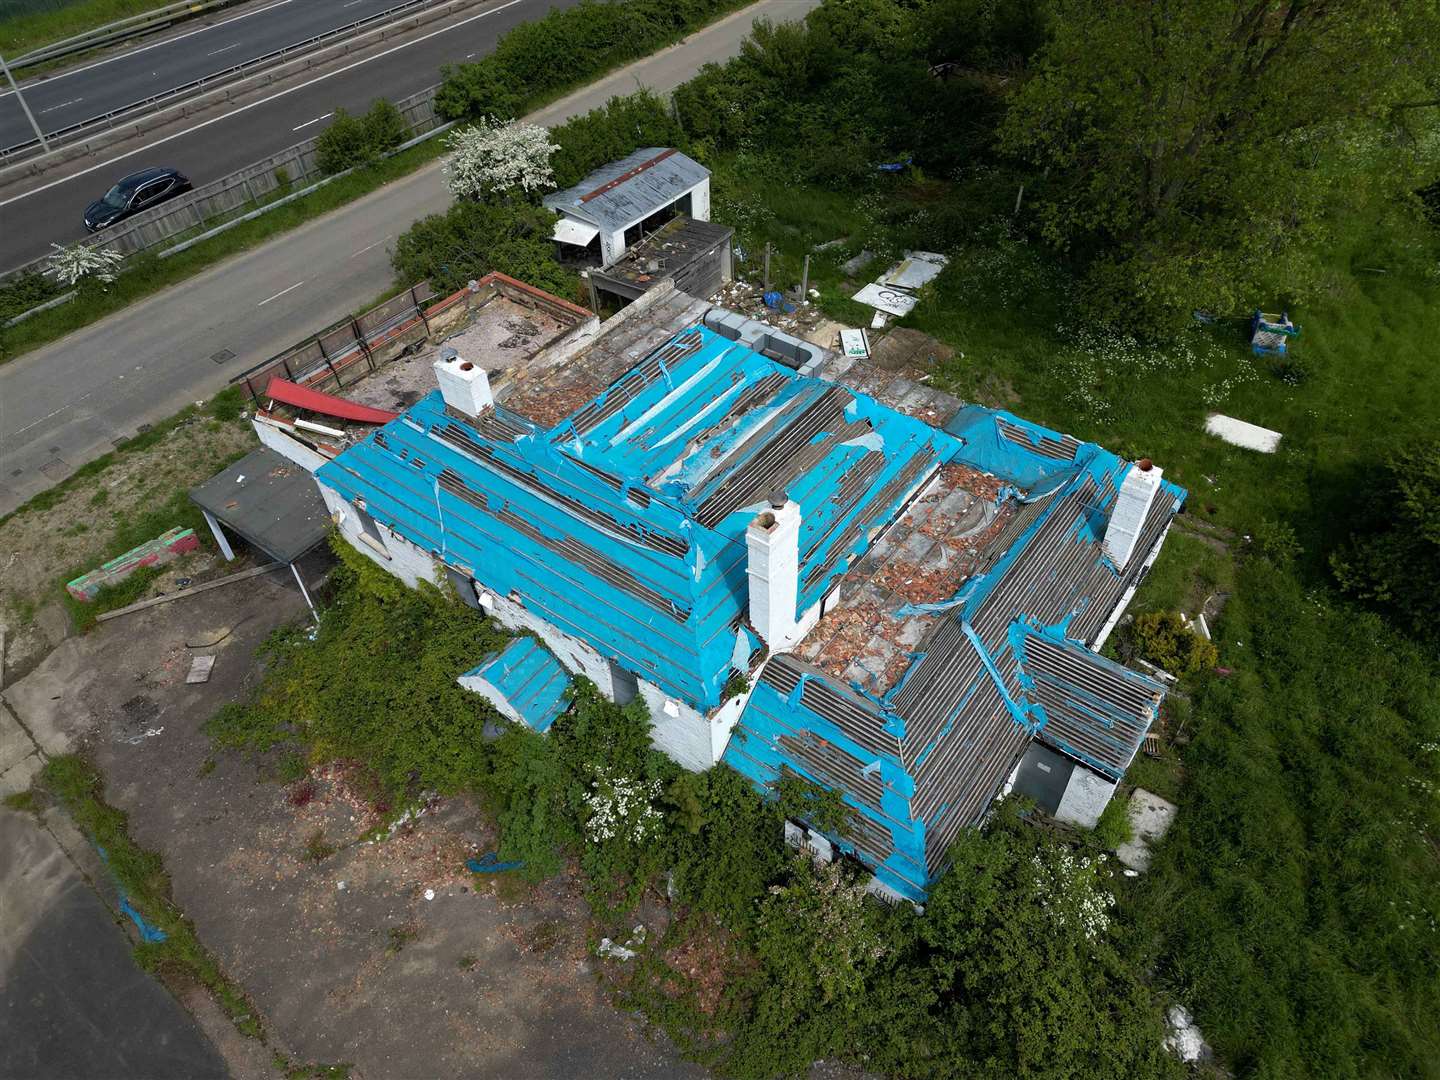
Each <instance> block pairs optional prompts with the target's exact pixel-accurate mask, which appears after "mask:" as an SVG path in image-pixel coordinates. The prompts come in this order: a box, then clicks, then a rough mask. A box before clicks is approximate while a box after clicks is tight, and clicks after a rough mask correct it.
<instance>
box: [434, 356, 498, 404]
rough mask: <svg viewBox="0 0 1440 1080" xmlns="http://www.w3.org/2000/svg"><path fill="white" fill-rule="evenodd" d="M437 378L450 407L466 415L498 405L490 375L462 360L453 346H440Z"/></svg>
mask: <svg viewBox="0 0 1440 1080" xmlns="http://www.w3.org/2000/svg"><path fill="white" fill-rule="evenodd" d="M435 381H436V382H437V383H439V384H440V393H441V394H442V395H443V396H444V398H445V404H446V406H447V407H449V408H451V409H454V410H455V411H456V412H458V413H462V414H464V415H465V416H479V415H480V414H481V413H482V412H484V411H485V410H486V409H488V408H490V407H491V406H492V405H494V404H495V397H494V395H493V394H491V392H490V376H489V374H488V373H487V372H486V371H485V369H484V368H483V367H481V366H479V365H477V364H472V363H471V362H470V361H468V360H461V359H460V355H459V354H458V353H457V352H456V351H455V350H454V349H449V348H447V349H441V350H440V356H439V358H438V359H437V360H436V361H435Z"/></svg>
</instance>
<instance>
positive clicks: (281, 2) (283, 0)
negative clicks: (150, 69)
mask: <svg viewBox="0 0 1440 1080" xmlns="http://www.w3.org/2000/svg"><path fill="white" fill-rule="evenodd" d="M290 3H294V0H276V2H275V3H273V4H270V5H268V6H266V7H262V8H256V9H255V10H254V11H247V12H245V13H244V14H243V15H236V16H235V17H234V18H233V19H226V20H225V21H224V22H218V23H210V24H208V25H206V26H202V27H200V28H199V29H196V30H191V31H189V32H188V33H185V34H176V35H175V36H174V37H173V38H166V39H165V40H164V41H157V42H155V43H154V44H153V45H145V46H143V47H141V48H139V49H131V50H130V51H129V52H123V53H118V54H116V55H115V56H109V57H106V58H105V59H104V60H97V61H95V63H93V64H86V65H85V66H84V67H78V68H69V69H67V70H65V71H61V72H58V73H57V74H55V75H51V76H49V77H48V78H47V79H46V80H45V81H46V82H52V83H53V82H56V81H58V80H60V79H63V78H65V77H67V76H69V75H79V74H80V73H81V72H82V71H91V70H93V69H94V68H97V67H103V66H104V65H105V64H113V63H114V62H115V61H116V60H128V59H129V58H130V57H132V56H138V55H139V54H140V53H142V52H149V51H150V50H151V49H158V48H160V46H162V45H173V44H174V43H175V42H177V41H183V40H184V39H185V38H187V37H193V36H194V35H195V34H203V33H205V31H207V30H218V29H219V28H220V27H222V26H229V25H230V24H231V23H233V22H239V21H240V20H241V19H248V18H249V17H250V16H251V15H263V14H265V12H267V11H269V10H270V9H271V8H277V7H284V6H285V5H286V4H290ZM20 88H21V89H22V90H23V89H25V84H24V83H21V84H20ZM14 92H15V91H13V90H5V91H0V97H4V96H5V95H6V94H13V93H14Z"/></svg>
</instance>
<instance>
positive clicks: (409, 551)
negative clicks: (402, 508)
mask: <svg viewBox="0 0 1440 1080" xmlns="http://www.w3.org/2000/svg"><path fill="white" fill-rule="evenodd" d="M316 486H318V487H319V488H320V496H321V498H323V499H324V500H325V508H326V509H327V510H329V511H330V520H331V521H334V522H335V523H336V526H337V527H338V528H339V530H340V535H341V536H343V537H344V538H345V539H346V541H348V542H349V544H350V546H351V547H353V548H354V549H355V550H356V551H358V552H360V553H361V554H362V555H364V556H366V557H367V558H369V559H373V560H374V562H375V563H376V565H377V566H380V567H382V568H383V569H385V570H388V571H389V572H390V573H392V574H394V575H395V576H396V577H397V578H399V579H400V580H401V581H403V582H405V584H406V585H409V586H410V587H411V588H412V589H413V588H415V587H416V586H418V585H419V584H420V582H422V581H428V582H430V584H432V585H437V586H438V585H439V584H440V581H441V579H442V578H443V577H444V573H443V571H440V570H438V569H437V563H436V562H435V559H434V557H433V556H432V555H431V554H430V553H429V552H428V551H422V550H421V549H420V548H418V547H416V546H415V545H414V544H412V543H410V541H409V540H406V539H405V538H404V537H403V536H400V535H399V534H398V533H395V532H392V531H391V530H390V528H389V527H388V526H386V524H385V523H384V522H383V521H377V522H376V524H377V525H378V526H379V527H380V535H381V536H382V537H383V538H384V541H383V542H384V545H385V550H384V551H383V552H382V551H381V550H380V549H379V547H377V546H376V544H375V543H374V542H372V541H371V539H370V537H368V536H366V535H365V530H364V529H363V528H361V526H360V518H359V517H358V516H357V515H356V513H355V510H354V507H352V506H351V505H350V503H349V502H348V501H347V500H346V499H345V498H344V496H342V495H341V494H340V493H339V492H338V491H336V490H335V489H334V488H332V487H328V486H326V485H325V484H322V483H320V482H319V481H318V480H317V481H316Z"/></svg>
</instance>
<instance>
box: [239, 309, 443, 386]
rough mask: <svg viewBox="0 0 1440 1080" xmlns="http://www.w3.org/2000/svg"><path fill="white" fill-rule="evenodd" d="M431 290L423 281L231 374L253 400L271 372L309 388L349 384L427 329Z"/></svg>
mask: <svg viewBox="0 0 1440 1080" xmlns="http://www.w3.org/2000/svg"><path fill="white" fill-rule="evenodd" d="M434 297H435V290H434V289H432V288H431V287H430V284H429V282H426V281H422V282H419V283H418V284H416V285H413V286H411V287H410V288H409V289H406V290H405V291H404V292H402V293H400V294H399V295H398V296H393V297H391V298H390V299H389V300H386V301H385V302H384V303H383V304H379V305H377V306H376V307H373V308H371V309H370V310H369V311H367V312H365V313H364V314H361V315H357V316H354V317H351V318H348V319H342V320H341V321H340V322H338V323H335V324H334V325H333V326H331V327H329V328H328V329H326V330H322V331H321V332H320V333H318V334H316V335H314V336H313V337H311V338H309V339H307V340H306V341H304V342H302V343H301V344H299V345H296V346H294V347H293V348H290V349H286V350H285V351H284V352H283V353H280V354H279V355H278V356H272V357H271V358H270V359H269V360H266V361H263V362H262V363H259V364H256V365H255V366H254V367H252V368H249V369H248V370H246V371H242V372H241V373H240V374H239V375H236V376H234V377H232V378H231V379H230V382H231V384H232V385H239V386H243V387H244V388H245V390H246V392H247V393H249V395H250V397H251V400H253V401H255V402H256V403H257V404H259V403H261V402H263V401H264V400H265V390H266V387H268V386H269V385H270V380H271V379H272V378H274V377H277V376H278V377H280V378H284V379H288V380H289V381H290V382H293V383H299V384H300V385H301V386H308V387H310V388H311V389H313V390H329V389H338V388H340V387H344V386H349V385H351V384H352V383H354V382H356V381H358V380H359V379H360V378H362V377H364V376H365V375H368V374H369V373H370V372H372V371H374V370H376V368H378V367H379V365H380V364H382V363H385V362H386V361H387V360H389V359H392V358H393V356H394V355H397V354H399V353H401V352H403V351H404V350H405V348H407V347H408V346H410V345H412V344H416V343H419V342H421V341H423V340H424V339H425V338H426V337H427V336H428V334H429V331H430V326H429V323H428V322H427V321H426V314H427V312H426V308H425V304H426V302H427V301H429V300H432V299H434Z"/></svg>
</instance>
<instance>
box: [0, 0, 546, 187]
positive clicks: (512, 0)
mask: <svg viewBox="0 0 1440 1080" xmlns="http://www.w3.org/2000/svg"><path fill="white" fill-rule="evenodd" d="M523 2H524V0H509V2H508V3H505V4H501V5H500V6H499V7H493V8H490V9H489V10H488V11H482V12H480V14H478V15H471V16H470V18H468V19H462V20H461V21H460V22H458V23H451V24H450V25H449V26H445V27H442V28H441V29H439V30H433V31H431V32H430V33H428V34H426V35H425V36H424V37H418V38H415V39H414V40H413V41H406V42H402V43H401V44H399V45H396V46H394V47H393V48H390V49H386V50H385V51H384V52H380V53H376V54H375V55H374V56H368V57H366V58H365V59H364V60H356V61H355V63H353V64H347V65H346V66H345V67H342V68H336V69H335V70H334V71H330V72H327V73H325V74H324V75H317V76H316V77H315V78H313V79H311V80H309V81H308V82H303V83H301V84H300V85H299V86H292V87H290V89H288V90H281V91H280V92H279V93H277V94H271V95H270V96H269V97H267V98H261V99H260V100H259V101H252V102H251V103H250V104H249V105H241V106H240V107H239V108H238V109H232V110H231V111H230V112H228V113H225V114H224V115H223V116H216V117H213V118H211V119H209V120H205V121H203V122H201V123H199V124H196V125H195V126H194V127H188V128H186V129H185V130H184V131H177V132H175V134H174V135H166V136H165V137H164V138H163V139H156V140H155V141H154V142H151V143H146V144H145V145H144V146H141V147H139V148H137V149H135V150H129V151H127V152H125V153H123V154H118V155H117V156H115V157H113V158H110V159H109V160H108V161H102V162H101V163H100V164H98V165H91V166H90V167H89V168H88V169H81V170H80V171H79V172H76V173H71V174H70V175H69V176H65V177H61V178H60V179H59V180H52V181H50V183H48V184H41V185H40V186H39V187H37V188H31V189H30V190H29V191H27V192H25V193H24V194H23V195H12V196H11V197H10V198H8V199H5V200H4V201H0V206H9V205H10V204H11V203H15V202H19V201H20V200H21V199H28V198H29V197H30V196H31V195H38V194H40V192H42V191H48V190H49V189H50V188H52V187H57V186H58V185H60V184H68V183H69V182H70V181H71V180H74V179H76V178H77V177H81V176H87V175H89V174H90V173H92V172H95V171H96V170H98V169H108V168H109V167H110V166H111V165H114V164H115V162H117V161H124V160H125V159H126V158H128V157H134V156H135V155H136V154H148V153H150V152H151V151H152V150H153V149H154V148H155V147H157V146H159V145H161V144H162V143H167V142H170V141H171V140H172V139H179V138H182V137H183V136H185V135H191V134H193V133H194V132H197V131H199V130H200V129H201V128H207V127H209V126H210V125H211V124H218V123H219V122H220V121H221V120H228V119H230V117H232V116H235V115H237V114H238V113H243V112H248V111H249V110H251V109H253V108H255V107H257V106H259V105H268V104H269V103H270V102H272V101H274V100H275V99H276V98H282V97H284V96H285V95H286V94H293V93H295V91H297V90H304V89H305V88H306V87H308V86H314V85H315V84H316V83H318V82H324V81H325V80H326V79H332V78H334V77H335V76H336V75H343V74H345V72H347V71H352V70H354V69H355V68H357V67H360V66H361V65H362V64H368V63H370V62H371V61H372V60H382V59H384V58H385V57H387V56H389V55H390V54H391V53H397V52H399V51H400V50H401V49H408V48H409V47H410V46H411V45H419V44H420V43H421V42H422V41H429V40H430V39H431V38H433V37H439V36H440V35H441V34H448V33H450V31H452V30H459V29H460V28H461V27H462V26H468V25H469V24H470V23H472V22H475V21H476V20H477V19H488V18H489V17H490V16H491V15H498V14H500V12H502V11H504V10H505V9H506V8H512V7H514V6H515V5H516V4H520V3H523Z"/></svg>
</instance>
